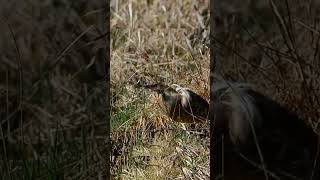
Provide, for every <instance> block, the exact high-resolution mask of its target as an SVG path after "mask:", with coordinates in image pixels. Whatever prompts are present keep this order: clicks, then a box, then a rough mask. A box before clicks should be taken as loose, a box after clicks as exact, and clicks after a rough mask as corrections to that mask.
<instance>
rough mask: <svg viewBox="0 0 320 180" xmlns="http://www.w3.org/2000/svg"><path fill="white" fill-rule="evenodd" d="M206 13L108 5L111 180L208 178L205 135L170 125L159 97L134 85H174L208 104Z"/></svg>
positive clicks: (171, 4)
mask: <svg viewBox="0 0 320 180" xmlns="http://www.w3.org/2000/svg"><path fill="white" fill-rule="evenodd" d="M206 7H208V1H197V2H196V1H189V0H188V1H133V0H132V1H121V0H113V1H111V13H112V17H111V91H112V102H111V103H112V110H111V117H112V118H111V131H112V141H113V152H112V163H113V169H112V174H113V177H114V178H116V179H163V178H168V179H174V178H180V179H185V178H192V179H209V141H208V140H209V139H208V137H206V138H203V137H202V139H200V138H201V137H200V136H198V135H197V134H195V133H193V132H190V130H189V128H188V126H187V125H186V127H185V126H184V125H182V124H179V123H175V122H172V121H171V120H170V119H169V118H168V117H167V116H166V114H165V113H164V112H163V109H162V108H161V99H160V98H159V97H158V95H156V94H154V93H152V92H149V91H147V90H145V89H139V88H137V87H136V86H135V85H136V84H138V83H165V84H171V83H176V84H181V85H182V86H187V87H189V88H191V89H193V90H194V91H196V92H198V93H200V94H201V95H203V96H204V97H205V98H207V99H208V90H209V89H208V87H209V84H208V83H209V82H208V75H209V49H208V48H206V47H205V45H203V43H204V42H205V38H206V37H205V36H206V34H205V33H206V32H208V29H207V26H206V25H207V24H208V16H207V17H204V16H203V13H202V11H203V9H204V8H206ZM201 13H202V14H201ZM201 24H202V25H203V28H205V31H204V30H201ZM202 39H203V40H202ZM199 40H200V41H199ZM198 128H204V129H205V128H208V126H207V125H204V126H203V127H198Z"/></svg>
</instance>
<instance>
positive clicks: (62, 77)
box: [0, 0, 106, 179]
mask: <svg viewBox="0 0 320 180" xmlns="http://www.w3.org/2000/svg"><path fill="white" fill-rule="evenodd" d="M0 4H1V6H0V22H1V24H2V27H1V30H0V32H1V33H0V63H1V65H0V74H1V75H0V78H1V80H0V100H1V107H0V123H1V125H0V128H1V129H0V145H1V146H0V151H1V152H0V159H1V160H0V172H1V173H0V178H1V179H98V178H103V177H104V176H105V174H106V173H105V172H106V170H105V168H104V167H105V157H104V149H105V146H104V141H105V139H106V138H105V137H106V127H105V124H106V117H105V107H106V105H105V104H106V102H105V101H104V99H105V98H104V96H105V82H104V81H103V79H102V78H103V75H104V74H103V69H99V68H97V67H98V66H96V65H100V67H103V64H104V62H99V60H98V59H97V58H96V53H97V51H98V49H100V48H102V47H104V45H103V43H105V41H104V40H103V38H104V35H103V33H104V32H101V31H100V30H99V28H100V27H98V26H97V24H98V23H99V22H98V19H99V18H98V16H99V14H100V13H101V3H100V2H99V1H90V2H89V1H82V0H80V1H77V3H75V2H69V1H63V0H48V1H19V2H18V1H7V0H1V1H0ZM101 64H102V65H101Z"/></svg>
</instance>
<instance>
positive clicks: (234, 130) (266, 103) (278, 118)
mask: <svg viewBox="0 0 320 180" xmlns="http://www.w3.org/2000/svg"><path fill="white" fill-rule="evenodd" d="M211 91H213V92H212V93H211V94H213V97H212V100H213V114H214V121H215V124H214V126H215V127H214V130H215V131H217V132H218V134H219V135H221V136H222V135H223V136H224V157H225V158H224V160H225V162H224V169H225V175H224V176H225V179H235V178H236V179H246V178H245V177H248V178H247V179H249V178H250V177H251V178H250V179H257V180H259V179H265V178H266V176H268V178H269V179H288V180H289V179H305V180H307V179H308V180H309V179H311V178H312V177H313V179H318V178H319V177H320V176H319V174H320V173H319V163H320V162H318V163H315V160H318V159H319V158H318V156H317V148H318V140H319V139H318V137H319V136H318V135H317V134H316V133H315V132H314V131H313V129H312V128H311V127H310V126H309V125H307V124H306V123H305V122H304V121H303V120H302V119H300V118H299V117H298V115H297V114H296V113H294V112H291V111H289V110H288V109H287V108H285V107H283V106H281V105H280V104H279V103H278V102H276V101H274V100H272V99H271V98H269V97H268V96H266V95H263V94H262V93H260V92H258V91H256V90H254V88H253V87H252V86H251V85H249V84H246V83H237V82H228V81H218V80H216V81H215V82H214V83H212V88H211ZM314 165H316V167H314ZM257 166H259V168H257ZM262 167H264V169H265V170H264V171H263V170H261V169H262ZM257 169H258V170H257ZM258 174H259V175H260V176H259V175H258ZM241 177H242V178H241Z"/></svg>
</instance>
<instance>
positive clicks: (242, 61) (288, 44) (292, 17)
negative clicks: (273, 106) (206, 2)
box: [214, 0, 320, 123]
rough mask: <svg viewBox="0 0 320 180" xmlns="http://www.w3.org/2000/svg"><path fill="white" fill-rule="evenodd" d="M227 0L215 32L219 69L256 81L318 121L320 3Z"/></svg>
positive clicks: (268, 92) (266, 91) (239, 78)
mask: <svg viewBox="0 0 320 180" xmlns="http://www.w3.org/2000/svg"><path fill="white" fill-rule="evenodd" d="M271 2H273V1H271V0H260V1H256V2H249V1H244V2H242V5H239V4H238V5H237V4H236V3H232V1H223V2H222V3H221V8H220V10H221V17H222V20H221V22H223V23H221V24H220V25H219V26H218V28H217V32H219V33H218V34H217V36H216V37H214V39H215V40H216V43H215V44H216V47H217V48H218V49H219V52H221V54H220V60H221V61H220V62H221V63H220V64H219V65H220V67H219V68H218V69H219V71H220V72H219V73H221V74H222V75H223V76H224V77H226V79H232V80H235V81H244V82H248V83H251V84H253V85H254V86H255V87H256V88H257V90H258V91H260V92H262V93H263V94H265V95H268V96H270V97H272V98H273V99H275V100H277V101H278V102H280V103H281V104H282V105H284V106H286V107H288V108H289V109H291V110H292V111H295V112H297V113H298V114H299V115H300V116H301V117H302V118H303V119H305V120H312V121H313V122H315V123H317V122H318V120H319V117H320V114H319V113H320V112H319V108H320V103H319V100H318V99H319V94H320V87H319V77H320V71H319V40H320V38H319V37H320V36H319V20H318V19H319V17H320V14H319V12H318V8H319V3H318V2H313V1H308V2H307V1H295V0H284V1H274V2H273V4H274V6H271V4H270V3H271Z"/></svg>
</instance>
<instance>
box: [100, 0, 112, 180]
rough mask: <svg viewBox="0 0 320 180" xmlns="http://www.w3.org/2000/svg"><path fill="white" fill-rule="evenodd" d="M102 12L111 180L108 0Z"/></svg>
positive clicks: (108, 174)
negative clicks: (104, 35) (104, 36)
mask: <svg viewBox="0 0 320 180" xmlns="http://www.w3.org/2000/svg"><path fill="white" fill-rule="evenodd" d="M102 7H103V11H102V13H101V18H100V27H101V31H102V32H103V34H104V33H106V38H105V42H106V44H105V48H101V49H100V50H101V56H102V57H101V58H102V59H104V61H105V82H106V92H105V94H106V98H105V104H106V121H107V122H106V133H107V134H106V143H107V144H106V146H107V149H106V152H105V153H106V154H105V158H106V167H105V168H106V179H111V174H110V170H111V166H110V158H111V142H110V141H111V139H110V131H111V130H110V0H106V1H103V6H102Z"/></svg>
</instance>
